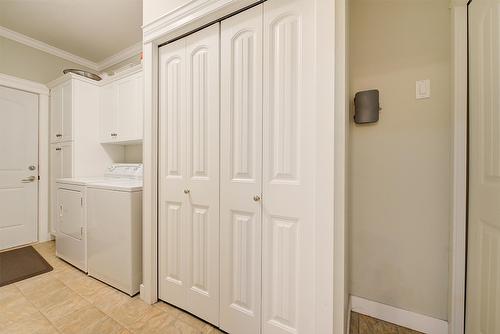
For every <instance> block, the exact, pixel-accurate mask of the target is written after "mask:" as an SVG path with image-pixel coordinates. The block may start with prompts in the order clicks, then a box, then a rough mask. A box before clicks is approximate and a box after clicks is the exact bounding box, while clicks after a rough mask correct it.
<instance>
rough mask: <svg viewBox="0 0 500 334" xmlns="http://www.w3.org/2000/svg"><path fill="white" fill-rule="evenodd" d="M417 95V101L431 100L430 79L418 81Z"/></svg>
mask: <svg viewBox="0 0 500 334" xmlns="http://www.w3.org/2000/svg"><path fill="white" fill-rule="evenodd" d="M416 93H417V94H416V98H417V100H421V99H428V98H430V97H431V81H430V80H429V79H427V80H420V81H417V85H416Z"/></svg>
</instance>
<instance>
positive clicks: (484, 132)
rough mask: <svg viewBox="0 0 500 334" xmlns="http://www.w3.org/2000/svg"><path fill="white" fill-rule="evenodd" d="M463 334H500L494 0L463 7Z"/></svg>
mask: <svg viewBox="0 0 500 334" xmlns="http://www.w3.org/2000/svg"><path fill="white" fill-rule="evenodd" d="M469 48H470V50H469V55H470V72H469V73H470V77H469V87H470V88H469V90H470V108H469V117H470V125H469V126H470V130H469V135H470V156H469V168H470V169H469V222H468V225H469V234H468V238H469V242H468V262H467V263H468V268H467V319H466V332H467V333H469V334H476V333H481V334H496V333H500V1H499V0H473V1H472V2H471V4H470V5H469Z"/></svg>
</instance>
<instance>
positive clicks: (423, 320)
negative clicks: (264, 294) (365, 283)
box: [350, 296, 448, 334]
mask: <svg viewBox="0 0 500 334" xmlns="http://www.w3.org/2000/svg"><path fill="white" fill-rule="evenodd" d="M350 303H351V309H352V311H354V312H356V313H361V314H364V315H367V316H370V317H373V318H377V319H380V320H384V321H387V322H390V323H393V324H396V325H398V326H402V327H406V328H409V329H413V330H415V331H418V332H422V333H426V334H448V322H447V321H444V320H440V319H435V318H432V317H429V316H426V315H422V314H418V313H414V312H410V311H406V310H402V309H399V308H396V307H392V306H389V305H385V304H381V303H377V302H373V301H371V300H368V299H364V298H361V297H356V296H351V300H350Z"/></svg>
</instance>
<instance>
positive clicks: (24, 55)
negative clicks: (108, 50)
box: [0, 37, 89, 84]
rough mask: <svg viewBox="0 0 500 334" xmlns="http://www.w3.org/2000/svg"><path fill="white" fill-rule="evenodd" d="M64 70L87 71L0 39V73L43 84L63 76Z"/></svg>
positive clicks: (30, 48) (24, 46)
mask: <svg viewBox="0 0 500 334" xmlns="http://www.w3.org/2000/svg"><path fill="white" fill-rule="evenodd" d="M65 68H80V69H84V70H89V69H88V68H85V67H84V66H81V65H78V64H75V63H72V62H70V61H67V60H65V59H62V58H59V57H56V56H53V55H51V54H48V53H45V52H43V51H40V50H37V49H34V48H32V47H29V46H26V45H24V44H20V43H17V42H14V41H12V40H10V39H7V38H4V37H0V73H4V74H8V75H12V76H15V77H18V78H22V79H27V80H32V81H36V82H40V83H44V84H45V83H48V82H50V81H52V80H54V79H56V78H58V77H60V76H61V75H63V73H62V71H63V70H64V69H65Z"/></svg>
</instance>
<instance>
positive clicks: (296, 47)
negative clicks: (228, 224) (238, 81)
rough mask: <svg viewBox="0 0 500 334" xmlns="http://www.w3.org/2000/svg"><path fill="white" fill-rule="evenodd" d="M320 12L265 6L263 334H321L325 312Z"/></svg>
mask: <svg viewBox="0 0 500 334" xmlns="http://www.w3.org/2000/svg"><path fill="white" fill-rule="evenodd" d="M314 8H315V6H314V5H313V4H311V1H310V0H270V1H267V2H265V3H264V33H263V36H264V57H263V59H264V61H263V64H264V71H263V73H264V76H263V78H264V85H263V87H264V94H263V101H264V103H263V145H262V147H263V174H262V178H263V182H262V184H263V193H262V199H263V202H262V205H263V209H262V218H263V220H262V333H264V334H287V333H297V334H312V333H317V334H319V333H320V332H319V331H318V329H317V328H316V325H317V324H316V321H315V319H316V314H317V313H320V312H325V310H324V309H322V308H317V306H318V305H316V304H315V296H316V293H317V291H316V289H317V287H316V282H317V280H320V278H318V277H316V276H315V273H316V259H317V258H320V257H322V256H328V255H327V253H326V254H316V252H315V245H316V224H317V218H316V210H315V204H316V203H318V204H322V201H321V199H320V198H316V192H315V185H316V182H317V181H318V182H321V180H316V178H317V177H316V175H317V167H318V164H319V163H323V161H322V159H321V153H320V152H317V144H316V138H317V137H318V135H317V131H318V129H317V126H318V122H317V114H318V110H317V106H316V101H315V98H314V97H315V82H316V81H315V66H314V63H315V51H314V50H316V49H317V47H316V46H315V42H314V41H315V32H314V29H315V28H314V27H315V21H314ZM332 38H333V37H332ZM333 93H334V92H332V94H333ZM330 112H332V113H333V110H331V111H330ZM332 150H333V143H332ZM327 156H328V155H327ZM332 173H333V170H332ZM323 205H325V204H323ZM328 205H333V203H328ZM325 252H327V251H326V250H325Z"/></svg>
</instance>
